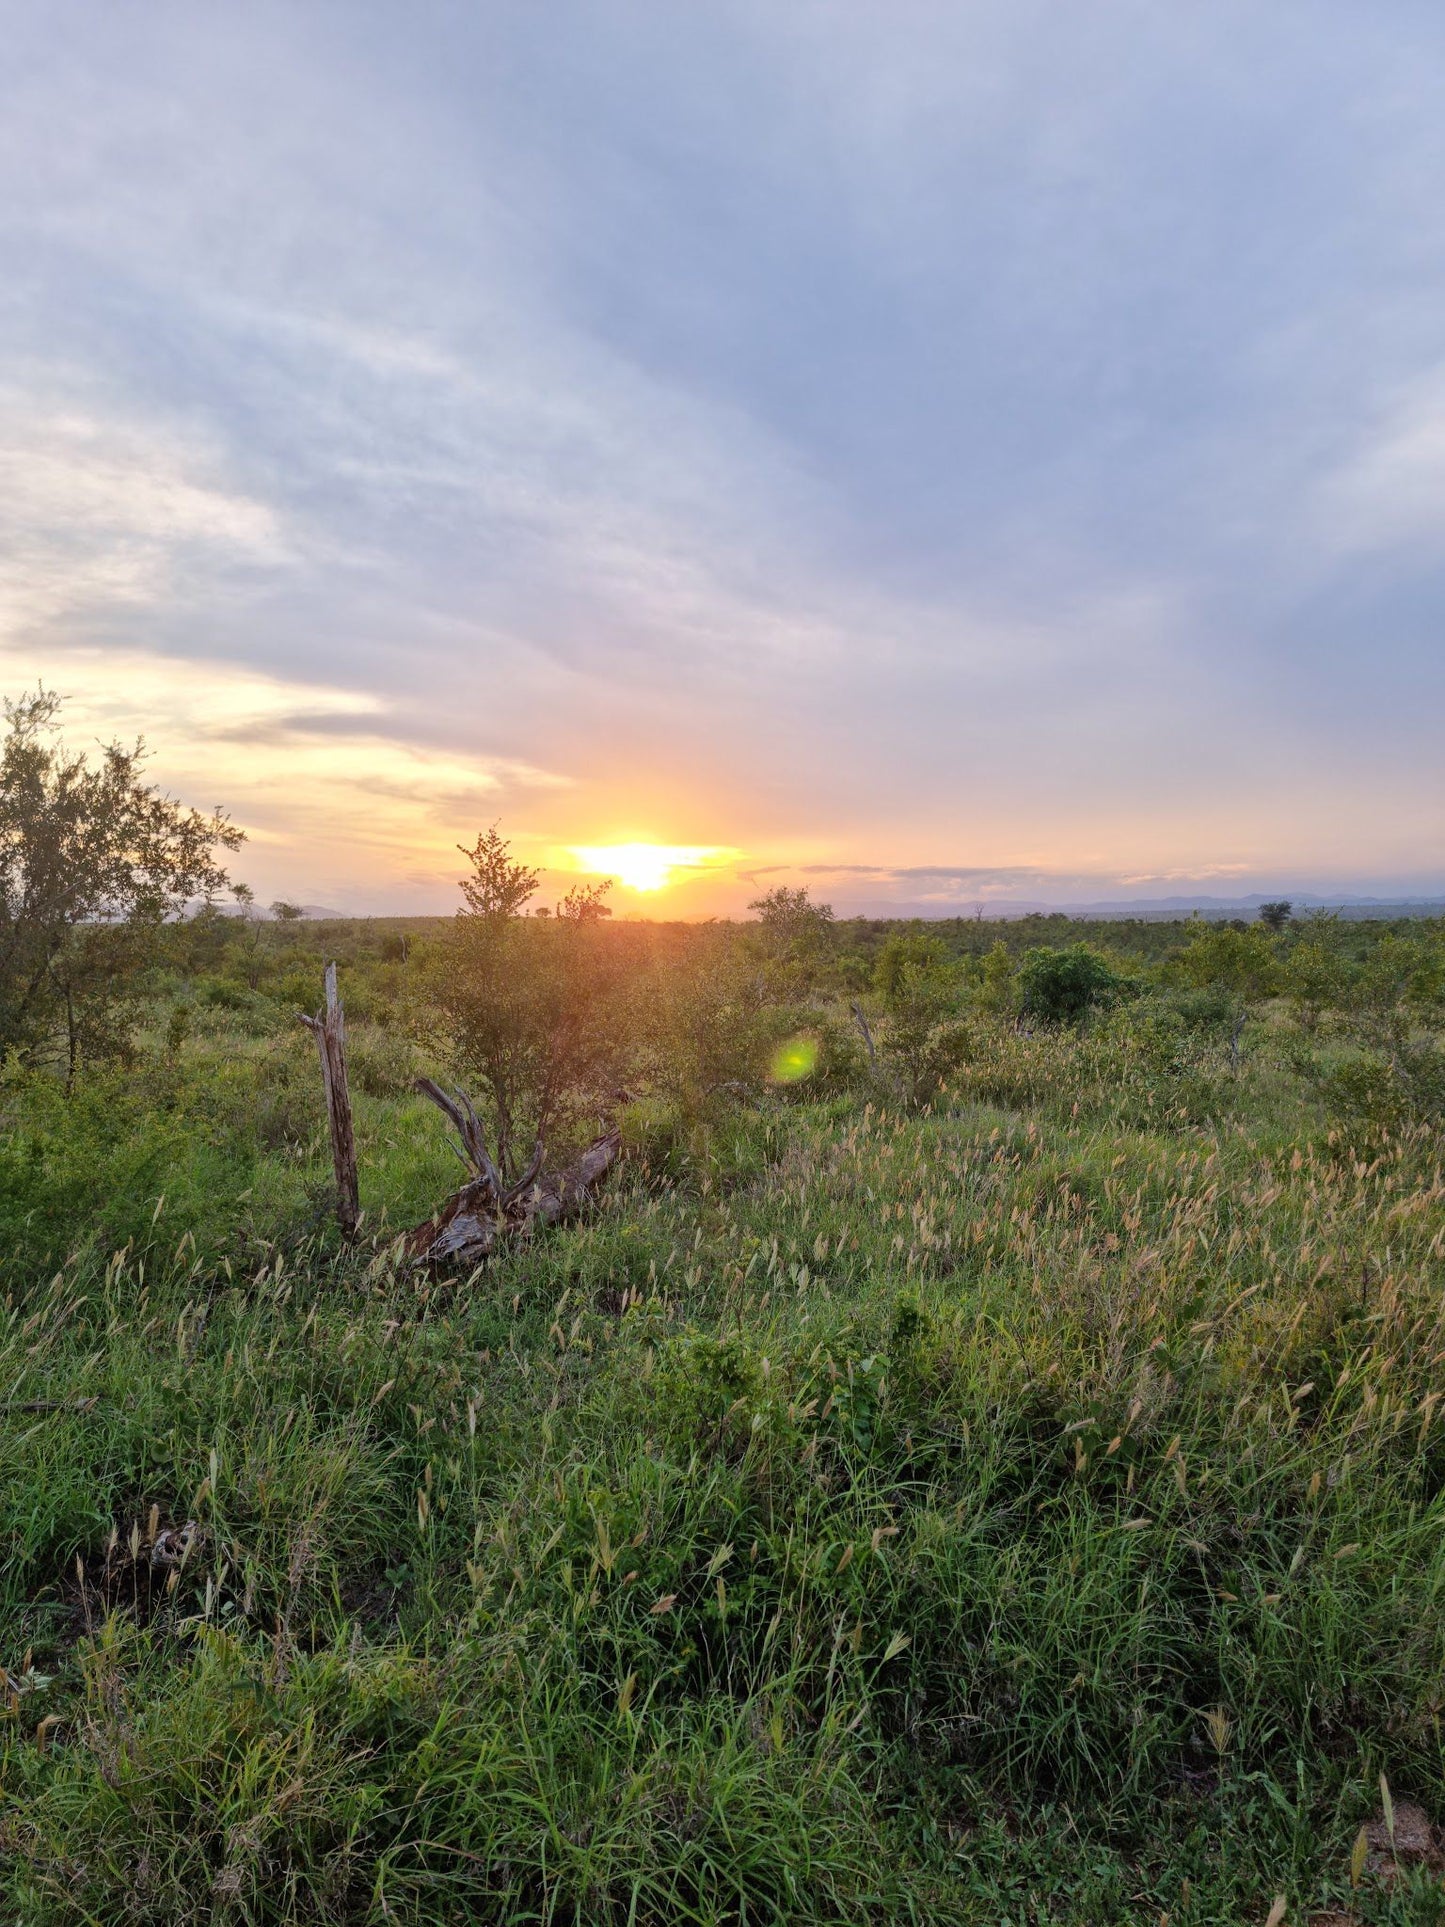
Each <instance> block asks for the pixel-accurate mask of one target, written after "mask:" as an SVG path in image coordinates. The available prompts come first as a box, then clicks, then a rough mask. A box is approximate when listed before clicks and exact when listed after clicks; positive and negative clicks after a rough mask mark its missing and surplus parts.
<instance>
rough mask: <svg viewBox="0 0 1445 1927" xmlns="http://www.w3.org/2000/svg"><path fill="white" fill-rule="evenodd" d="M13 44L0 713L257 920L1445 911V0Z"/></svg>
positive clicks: (227, 23)
mask: <svg viewBox="0 0 1445 1927" xmlns="http://www.w3.org/2000/svg"><path fill="white" fill-rule="evenodd" d="M0 29H3V44H4V47H5V58H4V61H3V64H0V687H3V688H4V689H5V690H6V691H8V692H10V693H11V694H12V695H13V694H18V693H19V692H20V691H21V690H23V689H25V688H27V687H33V686H34V685H35V683H36V682H37V681H39V680H41V679H43V681H44V682H45V684H46V685H47V686H48V687H51V688H55V689H58V690H59V691H60V692H61V693H62V694H63V695H64V696H65V697H66V699H67V702H66V711H65V714H66V732H67V739H68V740H69V741H70V742H71V743H72V744H75V745H82V744H84V743H86V742H89V741H91V740H93V739H104V738H109V737H111V736H112V735H115V734H120V735H122V736H125V737H130V736H133V735H134V734H136V733H137V732H142V733H143V734H144V735H145V737H146V739H147V741H148V743H149V745H150V747H151V750H152V761H151V766H150V767H151V772H152V774H153V776H154V777H155V778H156V780H158V781H160V782H162V783H163V784H164V785H165V786H166V787H167V788H168V789H170V790H171V791H173V792H174V793H176V794H178V795H180V796H181V797H183V798H184V799H185V800H186V801H188V802H191V803H196V804H200V805H206V806H209V805H212V804H215V803H220V804H223V805H224V806H226V807H227V808H228V809H229V811H230V812H231V814H232V815H233V816H234V817H235V819H236V820H237V822H239V823H240V824H241V825H242V826H243V827H244V828H245V829H246V831H247V835H248V842H247V845H246V847H245V850H244V852H243V854H242V856H241V858H240V859H239V862H238V865H237V872H238V874H241V875H244V876H245V877H246V879H247V880H248V881H250V882H251V883H252V885H253V886H254V887H255V889H256V891H257V894H258V896H259V897H260V898H261V899H262V900H263V901H266V900H269V899H270V898H271V897H272V896H286V897H289V898H293V899H296V900H299V901H302V902H314V903H318V904H325V905H329V906H335V907H338V908H341V909H344V910H348V911H377V912H382V911H432V910H445V909H450V908H452V907H454V906H455V904H456V902H457V892H456V878H457V876H458V875H459V874H460V871H461V868H462V867H463V866H462V864H461V859H460V858H459V856H458V855H457V851H456V847H455V846H456V845H457V844H459V843H467V844H470V843H471V842H473V841H474V839H475V837H476V835H477V833H478V831H479V830H481V829H483V828H485V827H486V826H487V825H489V824H491V823H493V822H496V823H498V824H499V825H500V827H501V829H502V832H503V833H504V834H505V835H507V836H508V837H510V838H511V839H512V841H513V845H514V848H515V849H516V851H517V853H518V854H519V855H520V856H522V857H524V858H526V859H527V860H529V861H531V862H533V863H534V864H536V865H538V866H539V867H541V868H542V869H543V870H544V872H545V873H546V891H544V896H545V895H546V894H548V893H551V892H555V890H556V889H558V888H561V887H563V886H564V885H565V883H566V882H567V880H568V874H567V873H568V872H569V871H573V870H589V869H590V870H597V871H601V870H606V869H609V868H611V869H613V870H625V871H626V872H627V873H628V874H629V875H631V877H632V878H633V879H634V880H635V881H645V882H656V881H658V880H661V881H663V883H664V884H665V887H663V888H660V889H647V890H635V889H630V888H627V887H625V885H624V884H621V883H619V885H618V887H617V889H616V891H615V893H614V901H615V903H616V906H617V908H618V910H619V911H622V912H624V913H636V912H641V913H643V914H659V915H703V914H709V913H714V912H727V911H730V910H736V909H739V908H740V907H741V906H742V905H743V904H745V903H746V902H747V901H748V900H749V899H750V898H751V897H753V896H755V895H756V894H758V892H759V891H760V890H761V889H764V888H769V887H772V886H773V885H774V884H775V883H778V882H788V883H798V882H804V883H806V884H807V885H808V887H809V888H810V889H811V890H812V891H813V893H814V895H815V897H818V898H822V899H825V900H828V901H831V902H833V903H834V904H835V905H837V907H838V908H839V910H840V912H842V911H845V910H848V909H856V908H858V907H861V906H865V905H866V906H886V905H888V904H893V903H907V904H910V905H913V904H921V905H925V906H928V907H930V908H933V909H937V910H939V911H946V910H956V909H963V910H965V911H968V910H971V909H972V908H973V906H974V905H975V904H978V903H984V904H989V905H993V904H1003V903H1008V902H1022V901H1045V902H1058V903H1068V902H1083V901H1096V900H1111V899H1129V898H1155V897H1160V896H1164V895H1177V894H1181V893H1188V892H1192V891H1201V892H1207V893H1210V894H1213V895H1217V896H1228V895H1231V894H1234V893H1244V892H1248V891H1254V890H1264V891H1273V890H1276V889H1278V890H1285V891H1288V890H1295V891H1304V890H1314V891H1318V892H1323V893H1325V894H1329V893H1331V892H1336V891H1338V892H1341V893H1343V892H1346V891H1348V892H1351V893H1357V892H1363V893H1371V894H1377V895H1397V894H1407V895H1431V894H1436V895H1438V894H1445V756H1442V746H1441V734H1442V732H1441V722H1442V714H1445V708H1442V704H1445V623H1442V617H1445V114H1442V112H1441V110H1440V103H1441V99H1442V97H1445V9H1442V8H1440V7H1439V6H1438V5H1435V4H1429V5H1426V4H1420V5H1415V4H1409V3H1408V0H1379V4H1376V5H1373V6H1369V7H1365V6H1361V5H1360V4H1358V0H1270V4H1269V5H1268V6H1261V5H1260V4H1258V0H1244V3H1236V0H1212V3H1211V4H1210V5H1208V6H1203V5H1199V6H1191V5H1183V6H1181V5H1173V4H1164V0H1150V3H1149V4H1145V3H1144V0H1110V3H1109V4H1104V0H1078V4H1073V5H1069V6H1060V5H1058V4H1057V0H1051V3H1050V4H1047V5H1039V4H1034V3H1033V0H998V3H997V4H994V3H992V0H991V3H990V4H973V0H947V4H938V5H933V4H923V3H922V0H889V4H888V5H886V6H885V5H882V4H874V5H851V4H848V3H847V0H832V4H813V0H789V4H787V5H786V6H779V5H777V4H776V0H763V3H761V4H755V5H754V4H730V3H729V0H696V4H690V5H686V6H678V5H676V4H672V0H666V3H664V0H657V3H656V4H650V5H629V4H626V3H625V0H615V3H614V0H603V3H602V4H598V0H577V3H576V4H573V0H547V4H546V5H538V4H537V3H536V0H516V3H515V4H514V3H513V0H486V4H483V5H462V4H441V3H440V0H408V4H406V5H404V6H403V5H398V4H396V0H386V3H385V4H373V3H372V0H344V3H340V4H333V3H332V0H307V3H306V4H305V5H303V6H298V5H296V4H295V3H294V0H286V4H281V5H271V4H267V0H247V4H246V5H245V6H243V7H196V6H194V5H180V4H171V3H170V0H146V4H144V5H142V4H140V3H139V0H103V3H100V4H90V5H82V4H68V0H49V3H48V4H47V5H46V6H44V7H35V6H30V5H25V4H22V3H21V0H0ZM636 844H649V845H661V846H665V851H664V856H663V857H660V858H638V857H637V856H636V853H635V852H634V854H633V856H632V857H631V858H629V859H620V860H619V861H618V862H615V863H614V862H610V861H609V859H608V857H607V855H606V853H607V852H608V851H609V850H612V849H614V848H615V847H617V846H631V845H636ZM599 851H600V852H601V853H602V854H601V855H599V854H598V852H599ZM580 853H590V854H580Z"/></svg>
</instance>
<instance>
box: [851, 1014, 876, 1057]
mask: <svg viewBox="0 0 1445 1927" xmlns="http://www.w3.org/2000/svg"><path fill="white" fill-rule="evenodd" d="M848 1008H849V1010H851V1011H852V1013H853V1021H854V1023H855V1024H857V1026H858V1028H859V1030H861V1031H862V1033H863V1042H864V1045H865V1046H866V1048H867V1051H868V1068H869V1070H870V1071H876V1070H877V1068H878V1052H877V1050H876V1048H875V1047H874V1043H873V1033H872V1031H871V1030H870V1029H869V1028H868V1019H867V1018H866V1017H865V1016H864V1015H863V1007H862V1005H861V1004H849V1006H848Z"/></svg>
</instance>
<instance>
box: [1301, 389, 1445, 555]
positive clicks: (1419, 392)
mask: <svg viewBox="0 0 1445 1927" xmlns="http://www.w3.org/2000/svg"><path fill="white" fill-rule="evenodd" d="M1319 508H1320V514H1321V519H1322V522H1323V525H1324V530H1325V532H1326V534H1327V536H1328V538H1329V539H1331V540H1332V541H1333V542H1334V543H1335V545H1336V546H1337V547H1339V548H1341V549H1344V550H1345V551H1347V552H1348V551H1355V552H1361V553H1370V552H1378V551H1388V550H1390V549H1399V548H1414V549H1419V550H1423V551H1424V552H1425V553H1426V554H1428V555H1431V556H1433V558H1434V559H1435V560H1436V561H1445V364H1439V365H1436V366H1434V367H1431V368H1429V369H1426V370H1425V371H1423V372H1422V373H1420V374H1417V375H1416V376H1414V377H1413V378H1411V379H1409V380H1407V381H1405V382H1403V383H1401V384H1398V385H1397V386H1396V388H1395V391H1394V393H1393V394H1392V395H1390V396H1389V397H1388V399H1386V400H1385V401H1383V402H1382V403H1381V404H1380V406H1379V408H1378V410H1377V411H1376V415H1375V419H1374V420H1373V421H1372V422H1371V423H1370V425H1369V427H1368V428H1367V429H1366V431H1365V432H1364V434H1363V435H1362V436H1361V438H1360V442H1359V445H1358V446H1357V447H1356V448H1355V449H1354V451H1353V452H1352V453H1351V454H1350V456H1349V457H1348V459H1347V460H1346V461H1344V462H1343V463H1342V464H1341V465H1340V466H1339V467H1338V468H1336V469H1335V471H1334V472H1333V473H1332V474H1330V475H1328V476H1327V477H1326V478H1325V480H1324V481H1323V482H1322V483H1321V485H1320V489H1319Z"/></svg>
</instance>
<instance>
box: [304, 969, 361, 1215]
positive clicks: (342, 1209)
mask: <svg viewBox="0 0 1445 1927" xmlns="http://www.w3.org/2000/svg"><path fill="white" fill-rule="evenodd" d="M301 1021H302V1023H303V1024H305V1026H306V1028H307V1029H308V1030H309V1031H310V1032H311V1034H312V1036H313V1037H314V1038H315V1039H316V1049H317V1052H318V1054H319V1056H320V1058H321V1083H322V1086H323V1088H324V1090H325V1092H326V1116H327V1122H328V1123H329V1125H330V1127H331V1162H332V1165H333V1167H334V1168H335V1171H336V1217H337V1221H338V1223H339V1224H340V1226H341V1233H342V1236H343V1237H345V1238H354V1237H355V1236H356V1227H357V1224H358V1223H359V1222H360V1219H361V1192H360V1185H359V1182H358V1179H357V1174H356V1134H355V1132H354V1130H353V1129H352V1124H351V1091H350V1089H349V1088H348V1086H347V1082H346V1013H345V1011H343V1009H342V1008H341V998H340V997H339V996H338V994H337V990H336V965H335V964H334V963H329V964H327V966H326V1009H325V1010H324V1011H318V1012H317V1014H316V1015H315V1016H314V1017H307V1016H304V1015H303V1016H302V1018H301Z"/></svg>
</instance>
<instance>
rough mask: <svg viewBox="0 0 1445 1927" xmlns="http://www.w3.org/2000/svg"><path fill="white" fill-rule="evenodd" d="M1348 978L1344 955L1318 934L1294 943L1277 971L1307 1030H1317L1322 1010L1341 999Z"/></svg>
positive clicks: (1329, 1007) (1346, 986)
mask: <svg viewBox="0 0 1445 1927" xmlns="http://www.w3.org/2000/svg"><path fill="white" fill-rule="evenodd" d="M1349 979H1350V973H1349V968H1348V966H1347V965H1346V963H1345V960H1344V958H1343V957H1342V956H1341V955H1340V953H1339V952H1338V950H1336V949H1335V948H1334V947H1333V946H1332V945H1331V944H1328V943H1324V942H1322V941H1321V940H1320V938H1318V937H1306V938H1304V939H1303V941H1302V942H1299V943H1297V944H1296V945H1295V946H1294V948H1293V949H1292V950H1291V951H1290V953H1289V955H1288V957H1286V959H1285V961H1284V964H1283V966H1282V967H1281V971H1280V982H1281V987H1282V989H1283V990H1284V993H1285V995H1286V996H1287V997H1288V998H1289V1000H1290V1002H1291V1003H1292V1004H1293V1005H1294V1009H1295V1014H1296V1016H1297V1017H1298V1018H1299V1021H1300V1023H1301V1024H1302V1025H1303V1026H1304V1028H1305V1029H1306V1030H1307V1031H1315V1030H1318V1028H1319V1025H1320V1019H1321V1018H1322V1017H1323V1016H1324V1013H1325V1012H1326V1011H1327V1010H1330V1009H1332V1008H1336V1007H1338V1006H1339V1005H1340V1004H1341V1003H1342V1002H1343V1001H1344V998H1345V995H1346V991H1347V988H1348V985H1349Z"/></svg>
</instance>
